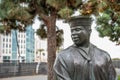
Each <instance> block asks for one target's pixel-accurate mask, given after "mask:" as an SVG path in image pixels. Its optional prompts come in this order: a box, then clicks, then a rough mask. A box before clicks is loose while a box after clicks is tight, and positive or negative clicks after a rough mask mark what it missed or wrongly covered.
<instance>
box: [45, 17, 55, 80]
mask: <svg viewBox="0 0 120 80" xmlns="http://www.w3.org/2000/svg"><path fill="white" fill-rule="evenodd" d="M55 24H56V18H55V17H50V19H49V22H48V25H47V41H48V42H47V46H48V48H47V49H48V80H54V77H53V64H54V61H55V57H56V26H55Z"/></svg>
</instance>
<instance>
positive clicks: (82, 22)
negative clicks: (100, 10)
mask: <svg viewBox="0 0 120 80" xmlns="http://www.w3.org/2000/svg"><path fill="white" fill-rule="evenodd" d="M91 23H92V19H91V18H90V17H88V16H76V17H72V18H71V19H70V20H69V24H70V28H71V37H72V40H73V42H74V43H75V44H76V45H77V46H84V45H86V44H88V43H89V38H90V33H91Z"/></svg>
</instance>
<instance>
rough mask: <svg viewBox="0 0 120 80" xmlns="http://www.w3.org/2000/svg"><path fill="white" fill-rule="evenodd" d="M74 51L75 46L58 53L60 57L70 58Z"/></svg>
mask: <svg viewBox="0 0 120 80" xmlns="http://www.w3.org/2000/svg"><path fill="white" fill-rule="evenodd" d="M73 50H74V47H73V46H69V47H68V48H66V49H63V50H62V51H60V52H59V53H58V56H61V57H62V56H63V57H65V56H69V55H71V53H72V52H73Z"/></svg>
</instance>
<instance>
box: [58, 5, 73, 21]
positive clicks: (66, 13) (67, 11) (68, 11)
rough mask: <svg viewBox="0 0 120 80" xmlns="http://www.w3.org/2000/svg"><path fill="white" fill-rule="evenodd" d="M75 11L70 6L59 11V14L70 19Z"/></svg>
mask: <svg viewBox="0 0 120 80" xmlns="http://www.w3.org/2000/svg"><path fill="white" fill-rule="evenodd" d="M73 13H74V12H73V10H72V9H70V8H68V7H65V8H63V9H61V10H60V11H59V12H58V14H59V15H60V16H61V17H62V18H64V19H68V18H69V17H70V16H71V15H72V14H73Z"/></svg>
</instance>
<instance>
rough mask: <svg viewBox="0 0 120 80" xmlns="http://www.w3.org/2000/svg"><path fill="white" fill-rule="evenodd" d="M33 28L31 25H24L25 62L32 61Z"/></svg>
mask: <svg viewBox="0 0 120 80" xmlns="http://www.w3.org/2000/svg"><path fill="white" fill-rule="evenodd" d="M34 42H35V39H34V30H33V29H32V26H28V27H26V62H34V50H35V49H34V44H35V43H34Z"/></svg>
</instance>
